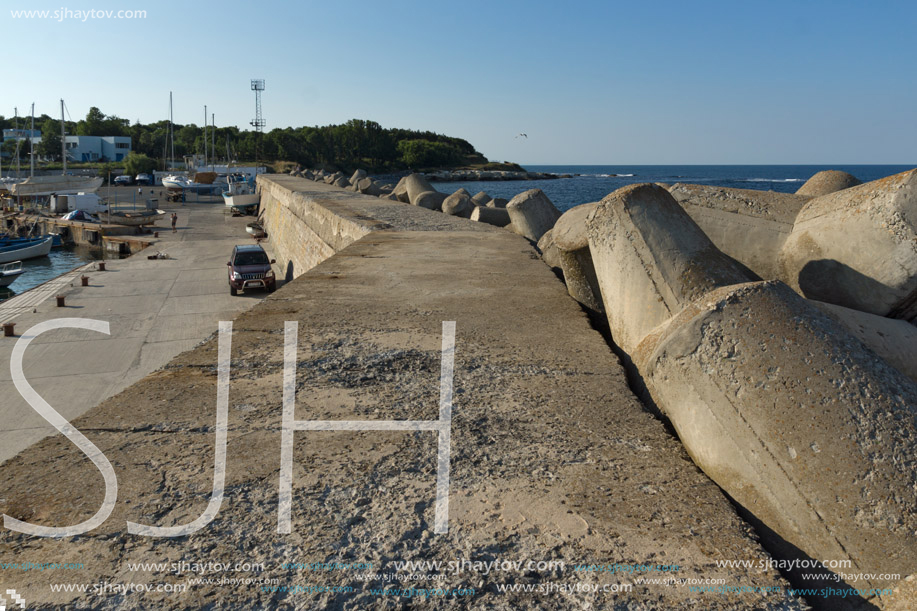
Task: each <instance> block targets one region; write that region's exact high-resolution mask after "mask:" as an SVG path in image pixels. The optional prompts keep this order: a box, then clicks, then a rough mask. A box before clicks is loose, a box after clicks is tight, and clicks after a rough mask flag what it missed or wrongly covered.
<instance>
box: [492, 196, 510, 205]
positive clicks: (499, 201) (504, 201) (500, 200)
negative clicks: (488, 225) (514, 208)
mask: <svg viewBox="0 0 917 611" xmlns="http://www.w3.org/2000/svg"><path fill="white" fill-rule="evenodd" d="M508 203H509V200H508V199H504V198H502V197H495V198H493V199H492V200H490V201H489V202H487V207H488V208H506V204H508Z"/></svg>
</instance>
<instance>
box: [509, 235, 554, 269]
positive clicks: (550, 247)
mask: <svg viewBox="0 0 917 611" xmlns="http://www.w3.org/2000/svg"><path fill="white" fill-rule="evenodd" d="M507 227H509V225H507ZM538 252H540V253H541V260H542V261H544V262H545V263H546V264H547V266H548V267H550V268H551V270H552V271H553V272H554V273H556V274H563V273H564V270H563V269H561V267H560V253H558V252H557V246H555V245H554V230H553V229H548V230H547V231H545V232H544V235H543V236H541V239H540V240H538Z"/></svg>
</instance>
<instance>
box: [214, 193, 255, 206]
mask: <svg viewBox="0 0 917 611" xmlns="http://www.w3.org/2000/svg"><path fill="white" fill-rule="evenodd" d="M260 201H261V196H260V195H258V194H257V193H247V194H236V195H227V194H226V193H223V203H225V204H226V206H227V207H228V208H246V207H248V206H257V205H258V203H259V202H260Z"/></svg>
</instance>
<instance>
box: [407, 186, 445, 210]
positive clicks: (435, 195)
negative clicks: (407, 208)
mask: <svg viewBox="0 0 917 611" xmlns="http://www.w3.org/2000/svg"><path fill="white" fill-rule="evenodd" d="M445 200H446V194H445V193H440V192H439V191H424V192H423V193H419V194H418V195H417V196H416V197H415V198H414V200H413V201H414V205H415V206H419V207H421V208H426V209H427V210H438V211H442V209H443V202H444V201H445Z"/></svg>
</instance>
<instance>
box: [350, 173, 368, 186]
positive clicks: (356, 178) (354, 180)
mask: <svg viewBox="0 0 917 611" xmlns="http://www.w3.org/2000/svg"><path fill="white" fill-rule="evenodd" d="M364 178H366V170H354V173H353V175H352V176H351V177H350V184H352V185H355V184H357V183H358V182H360V181H361V180H363V179H364Z"/></svg>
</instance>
